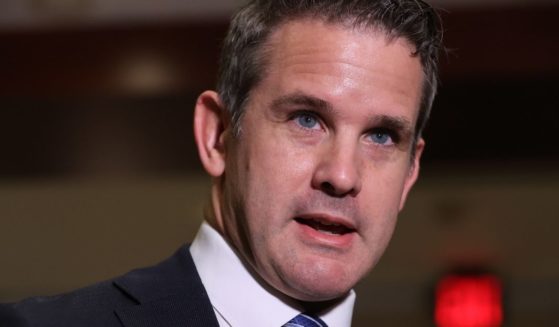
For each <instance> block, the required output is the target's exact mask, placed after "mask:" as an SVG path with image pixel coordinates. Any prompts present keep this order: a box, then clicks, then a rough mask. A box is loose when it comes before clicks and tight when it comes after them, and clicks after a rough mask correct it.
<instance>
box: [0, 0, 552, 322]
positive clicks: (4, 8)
mask: <svg viewBox="0 0 559 327" xmlns="http://www.w3.org/2000/svg"><path fill="white" fill-rule="evenodd" d="M239 3H240V1H227V0H213V1H208V0H206V1H201V0H200V1H191V0H189V1H185V0H183V1H179V0H164V1H157V2H155V1H148V0H134V1H132V0H118V1H117V0H2V1H0V301H2V302H3V301H15V300H18V299H21V298H24V297H27V296H31V295H37V294H56V293H60V292H64V291H68V290H71V289H74V288H77V287H82V286H85V285H87V284H90V283H92V282H94V281H98V280H102V279H106V278H110V277H113V276H116V275H119V274H122V273H124V272H126V271H128V270H130V269H132V268H135V267H139V266H144V265H150V264H153V263H156V262H158V261H160V260H162V259H163V258H166V257H167V256H169V255H170V254H171V253H172V252H173V251H174V250H175V249H176V248H177V247H178V246H180V245H181V244H183V243H185V242H190V241H191V240H192V237H193V235H194V233H195V232H196V229H197V228H198V225H199V223H200V221H201V210H202V207H203V205H204V202H205V199H206V195H207V190H208V186H209V180H208V178H206V177H205V175H204V173H203V172H202V169H201V167H200V164H199V163H198V159H197V156H196V154H195V148H194V142H193V138H192V127H191V125H192V112H193V110H192V109H193V105H194V101H195V99H196V96H197V95H198V93H199V92H201V91H203V90H205V89H207V88H213V85H214V81H215V75H216V61H217V56H218V51H219V46H220V42H221V40H222V39H223V36H224V33H225V30H226V27H227V22H228V17H229V15H230V14H231V12H232V10H233V8H235V7H236V6H238V5H239ZM434 4H435V5H436V6H438V7H441V8H444V11H443V12H442V15H443V19H444V25H445V30H446V33H445V43H446V46H447V47H448V48H449V53H448V55H444V56H443V59H442V63H441V64H442V76H441V79H442V86H441V88H440V94H439V97H438V99H437V101H436V103H435V108H434V112H433V116H432V120H431V122H430V124H429V126H428V128H427V131H426V135H425V136H426V139H427V144H428V146H427V150H426V153H425V155H424V160H423V163H422V176H421V178H420V181H419V183H418V184H417V186H416V188H415V189H414V190H413V191H412V194H411V197H410V199H409V201H408V205H407V207H406V208H405V210H404V212H403V213H402V215H401V218H400V222H399V226H398V228H397V230H396V234H395V236H394V239H393V241H392V243H391V245H390V247H389V249H388V251H387V253H386V255H385V257H384V258H383V259H382V260H381V262H380V264H379V265H378V266H377V267H376V269H375V270H374V271H373V273H372V274H371V275H370V277H368V278H367V279H366V280H364V281H363V282H362V283H361V284H360V285H359V286H358V289H357V291H358V301H357V307H356V312H355V319H354V321H355V322H354V325H355V326H372V325H375V326H432V325H433V324H434V323H433V302H434V288H435V284H436V282H437V280H438V279H439V278H441V276H444V274H445V273H447V272H449V271H454V270H456V269H476V270H482V271H488V272H492V273H493V274H495V275H496V276H498V277H499V278H500V279H501V281H502V282H503V285H504V303H505V325H506V326H557V325H559V255H558V254H557V252H558V251H557V250H558V249H559V238H558V237H557V236H556V234H557V232H558V231H559V166H558V163H559V146H558V141H559V136H558V135H559V95H558V92H559V23H558V20H557V17H559V3H558V2H557V1H554V0H548V1H545V0H540V1H534V0H531V1H528V0H526V1H522V0H491V1H489V0H486V1H481V0H480V1H470V0H439V1H436V2H434Z"/></svg>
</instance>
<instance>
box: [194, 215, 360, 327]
mask: <svg viewBox="0 0 559 327" xmlns="http://www.w3.org/2000/svg"><path fill="white" fill-rule="evenodd" d="M190 253H191V254H192V259H193V260H194V264H195V265H196V269H197V270H198V273H199V274H200V278H201V279H202V284H204V288H205V289H206V292H207V293H208V296H209V298H210V302H211V303H212V306H213V308H214V311H215V313H216V316H217V320H218V322H219V326H220V327H229V326H233V327H243V326H270V327H281V326H283V325H284V324H285V323H287V322H288V321H289V320H291V319H292V318H294V317H295V316H297V315H298V314H299V313H301V311H302V310H303V308H301V306H300V304H298V303H297V302H296V301H294V300H292V299H290V298H288V297H286V296H284V295H283V294H279V292H274V291H273V290H269V289H267V287H268V286H263V285H262V284H261V283H259V282H258V281H257V280H256V279H255V278H254V277H253V275H252V274H251V272H250V271H249V270H248V269H247V268H246V267H245V265H244V264H243V263H242V262H241V260H240V259H239V257H238V256H237V254H236V252H235V251H234V250H233V248H232V247H231V246H230V245H229V243H228V242H227V241H225V239H224V238H223V237H222V236H221V234H219V233H218V232H217V231H216V230H215V229H214V228H213V227H211V226H210V225H209V224H208V223H206V222H204V223H202V226H201V227H200V230H199V231H198V234H197V235H196V238H195V239H194V242H193V243H192V245H191V246H190ZM276 293H278V294H276ZM354 303H355V292H354V291H353V290H351V291H350V292H349V294H348V295H347V296H346V297H345V298H344V299H343V300H341V301H340V302H338V304H337V305H335V306H334V307H333V308H331V309H330V310H328V311H327V312H325V313H324V314H322V315H320V318H321V319H322V320H324V322H325V323H326V324H328V326H329V327H350V326H351V316H352V313H353V305H354Z"/></svg>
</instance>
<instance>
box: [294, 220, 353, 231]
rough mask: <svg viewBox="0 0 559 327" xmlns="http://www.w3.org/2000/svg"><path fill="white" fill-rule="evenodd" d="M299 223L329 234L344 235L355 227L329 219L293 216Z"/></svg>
mask: <svg viewBox="0 0 559 327" xmlns="http://www.w3.org/2000/svg"><path fill="white" fill-rule="evenodd" d="M295 221H296V222H298V223H299V224H302V225H306V226H309V227H311V228H313V229H314V230H316V231H319V232H321V233H325V234H330V235H345V234H348V233H353V232H354V231H355V229H353V228H350V227H348V226H345V225H343V224H338V223H334V222H331V221H327V220H323V219H318V218H299V217H297V218H295Z"/></svg>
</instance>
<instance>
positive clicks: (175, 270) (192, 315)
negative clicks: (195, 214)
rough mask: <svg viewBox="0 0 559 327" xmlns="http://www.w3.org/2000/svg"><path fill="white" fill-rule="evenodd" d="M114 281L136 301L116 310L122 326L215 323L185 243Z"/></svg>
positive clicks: (211, 309) (210, 324) (210, 306)
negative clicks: (167, 255) (170, 254)
mask: <svg viewBox="0 0 559 327" xmlns="http://www.w3.org/2000/svg"><path fill="white" fill-rule="evenodd" d="M114 285H115V286H116V287H117V288H119V289H120V290H121V291H122V292H123V293H124V294H125V295H126V296H128V297H130V298H131V299H132V300H133V301H134V302H135V305H132V306H128V307H125V308H119V309H117V310H115V312H116V314H117V316H118V318H119V319H120V321H121V322H122V325H123V326H125V327H144V326H145V327H147V326H150V327H156V326H165V327H167V326H169V327H173V326H177V327H178V326H180V327H187V326H194V327H196V326H204V327H206V326H215V327H218V322H217V319H216V317H215V313H214V311H213V307H212V305H211V303H210V300H209V298H208V295H207V293H206V290H205V289H204V286H203V285H202V282H201V280H200V276H199V275H198V272H197V271H196V267H195V266H194V262H193V261H192V257H191V256H190V251H189V250H188V247H186V246H184V247H182V248H181V249H179V250H178V251H177V253H176V254H175V255H174V256H173V257H171V258H170V259H167V260H166V261H164V262H162V263H160V264H159V265H157V266H154V267H150V268H146V269H140V270H135V271H132V272H130V273H128V274H126V275H124V276H122V277H120V278H118V279H116V280H115V281H114Z"/></svg>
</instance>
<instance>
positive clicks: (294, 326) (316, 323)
mask: <svg viewBox="0 0 559 327" xmlns="http://www.w3.org/2000/svg"><path fill="white" fill-rule="evenodd" d="M282 327H328V325H326V323H325V322H324V321H322V320H320V318H318V317H315V316H312V315H310V314H307V313H301V314H299V315H297V316H296V317H295V318H293V319H291V320H289V322H288V323H286V324H285V325H283V326H282Z"/></svg>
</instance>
